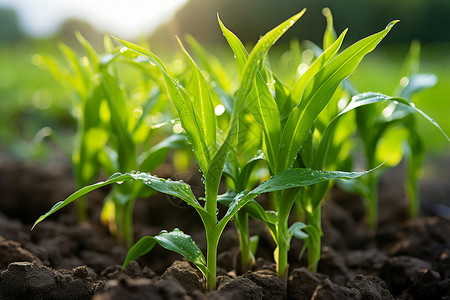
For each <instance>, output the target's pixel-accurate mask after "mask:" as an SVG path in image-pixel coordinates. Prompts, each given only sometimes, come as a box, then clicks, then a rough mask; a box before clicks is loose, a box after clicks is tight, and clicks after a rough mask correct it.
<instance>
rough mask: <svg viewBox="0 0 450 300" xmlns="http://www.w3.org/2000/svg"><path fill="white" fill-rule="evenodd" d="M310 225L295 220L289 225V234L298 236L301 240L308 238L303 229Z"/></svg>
mask: <svg viewBox="0 0 450 300" xmlns="http://www.w3.org/2000/svg"><path fill="white" fill-rule="evenodd" d="M306 227H308V226H307V225H306V224H305V223H302V222H295V223H294V224H292V225H291V226H290V227H289V234H290V235H291V237H292V236H294V237H296V238H297V239H299V240H305V239H307V238H308V234H307V233H305V232H304V231H303V230H304V229H305V228H306Z"/></svg>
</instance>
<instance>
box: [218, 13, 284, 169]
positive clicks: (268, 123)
mask: <svg viewBox="0 0 450 300" xmlns="http://www.w3.org/2000/svg"><path fill="white" fill-rule="evenodd" d="M219 23H220V26H221V28H222V32H223V33H224V35H225V38H226V39H227V41H228V43H229V45H230V47H231V49H232V50H233V52H234V54H235V57H236V64H237V66H238V74H239V76H240V79H241V85H242V84H244V83H243V80H245V78H244V71H245V68H246V65H247V63H249V60H250V55H249V54H248V53H247V51H246V49H245V47H244V45H243V44H242V43H241V41H240V40H239V39H238V38H237V37H236V36H235V35H234V34H233V33H232V32H231V31H229V30H228V29H227V28H226V27H225V26H224V25H223V23H222V22H221V21H220V19H219ZM255 49H256V46H255ZM252 53H253V51H252ZM247 99H248V100H247V106H248V108H249V111H250V112H251V114H252V115H253V117H254V118H255V120H256V121H257V122H258V124H259V125H260V126H261V128H262V129H263V131H264V142H265V143H264V147H265V149H266V153H267V154H266V156H267V161H268V163H269V165H270V167H271V168H276V165H275V163H276V159H275V155H276V150H277V146H278V142H279V139H280V134H281V124H280V118H279V111H278V105H277V103H276V102H275V99H273V96H272V93H271V91H270V90H269V87H268V86H267V84H266V82H265V81H264V79H263V78H262V76H261V75H260V74H256V77H255V81H254V82H253V83H252V89H251V91H250V92H249V94H248V96H247Z"/></svg>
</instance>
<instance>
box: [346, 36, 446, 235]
mask: <svg viewBox="0 0 450 300" xmlns="http://www.w3.org/2000/svg"><path fill="white" fill-rule="evenodd" d="M418 47H420V46H419V45H418V44H414V43H413V44H412V46H411V48H410V53H409V55H408V58H407V60H406V62H405V71H404V76H403V77H402V79H401V80H400V84H399V87H398V88H397V89H396V90H397V91H396V94H397V95H398V97H395V99H394V100H396V101H394V102H389V103H388V104H377V105H373V106H367V107H361V108H358V109H357V110H356V123H357V129H358V133H359V137H360V138H361V140H362V142H363V144H364V149H365V159H366V166H367V167H370V166H376V165H378V164H380V162H383V161H384V162H385V164H384V165H383V167H382V168H379V169H378V170H377V171H375V172H372V173H371V174H369V175H368V176H366V177H365V178H361V179H357V180H354V181H349V182H346V183H341V186H342V187H344V189H347V190H349V191H351V192H353V193H357V194H359V195H361V196H362V197H363V199H364V200H365V203H366V208H367V217H366V218H367V223H368V225H369V226H370V227H371V228H376V227H377V225H378V205H379V204H378V185H379V181H380V177H381V175H382V173H383V171H385V170H386V169H387V168H389V167H394V166H396V165H397V164H398V163H399V162H400V161H401V159H402V158H403V157H405V160H406V164H407V176H406V183H405V188H406V195H407V196H408V197H409V205H408V215H409V216H410V217H414V216H417V214H418V212H419V206H420V200H419V194H418V177H419V170H420V166H421V163H422V160H423V156H424V151H425V149H424V147H425V143H424V141H422V139H421V137H420V136H419V134H418V132H417V125H416V117H417V113H419V114H421V115H423V116H424V117H425V118H426V119H427V120H428V121H429V122H430V123H432V124H433V125H434V126H436V127H437V128H438V129H439V130H440V131H441V133H442V134H443V135H444V137H445V138H446V139H447V140H449V139H448V137H447V136H446V134H445V133H444V132H443V131H442V129H441V128H440V127H439V125H438V124H437V123H436V122H435V121H434V120H433V119H431V118H430V117H428V116H427V115H426V114H425V113H423V112H422V111H420V110H419V109H417V108H416V107H415V105H414V103H413V102H411V100H412V97H413V96H414V94H416V93H418V92H420V91H422V90H424V89H427V88H430V87H432V86H434V85H435V84H436V82H437V78H436V76H435V75H434V74H425V73H419V72H418V65H419V49H420V48H418ZM347 90H349V91H350V93H351V94H355V93H357V91H356V89H355V88H354V87H353V86H352V85H351V84H348V85H347ZM383 97H385V96H383ZM399 98H401V99H402V101H398V99H399ZM406 102H407V103H409V105H402V104H403V103H406Z"/></svg>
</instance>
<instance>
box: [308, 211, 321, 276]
mask: <svg viewBox="0 0 450 300" xmlns="http://www.w3.org/2000/svg"><path fill="white" fill-rule="evenodd" d="M321 213H322V207H321V206H320V205H317V206H315V207H314V208H313V211H312V213H311V214H309V213H308V214H307V218H308V225H310V226H312V227H313V228H314V229H315V230H316V231H317V232H320V233H322V220H321ZM320 253H321V240H320V238H319V239H317V240H314V241H311V242H310V243H309V246H308V269H310V270H311V271H312V272H317V265H318V263H319V260H320Z"/></svg>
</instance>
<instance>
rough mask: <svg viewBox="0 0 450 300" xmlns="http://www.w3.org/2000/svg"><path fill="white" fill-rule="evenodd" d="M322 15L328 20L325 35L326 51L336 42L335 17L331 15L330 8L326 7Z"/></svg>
mask: <svg viewBox="0 0 450 300" xmlns="http://www.w3.org/2000/svg"><path fill="white" fill-rule="evenodd" d="M322 14H323V15H324V17H325V18H326V19H327V28H326V30H325V33H324V34H323V49H324V50H325V49H327V48H328V47H330V46H331V44H333V43H334V41H335V40H336V32H335V31H334V26H333V15H332V14H331V10H330V9H329V8H328V7H325V8H324V9H323V10H322Z"/></svg>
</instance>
